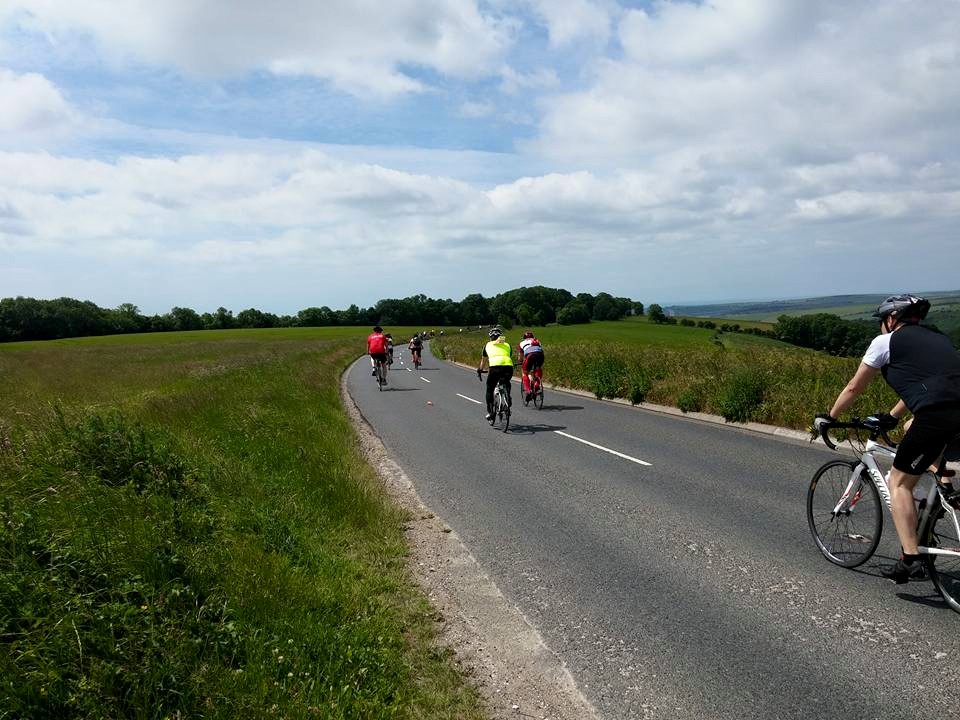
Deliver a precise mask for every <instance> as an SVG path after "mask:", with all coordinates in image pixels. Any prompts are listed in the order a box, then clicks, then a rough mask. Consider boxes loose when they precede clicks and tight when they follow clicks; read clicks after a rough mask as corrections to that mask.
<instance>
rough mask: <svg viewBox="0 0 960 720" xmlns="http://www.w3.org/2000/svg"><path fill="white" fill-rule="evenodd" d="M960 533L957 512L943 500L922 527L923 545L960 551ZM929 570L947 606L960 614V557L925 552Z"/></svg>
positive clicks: (921, 541) (937, 504)
mask: <svg viewBox="0 0 960 720" xmlns="http://www.w3.org/2000/svg"><path fill="white" fill-rule="evenodd" d="M958 535H960V533H958V532H957V526H956V524H955V523H954V520H953V514H952V513H951V512H950V511H949V510H947V509H945V508H944V507H943V506H942V505H940V503H939V502H937V503H936V507H935V508H933V509H932V510H931V511H930V514H929V515H927V518H926V521H925V522H924V525H923V527H921V528H920V538H919V540H920V545H922V546H924V547H933V548H941V549H945V550H946V549H949V550H958V551H960V537H957V536H958ZM924 559H925V560H926V564H927V572H928V573H929V574H930V579H931V580H933V584H934V586H935V587H936V588H937V590H938V591H939V593H940V595H941V596H942V597H943V599H944V601H945V602H946V603H947V605H949V606H950V608H951V609H952V610H954V611H955V612H958V613H960V557H958V556H956V555H924Z"/></svg>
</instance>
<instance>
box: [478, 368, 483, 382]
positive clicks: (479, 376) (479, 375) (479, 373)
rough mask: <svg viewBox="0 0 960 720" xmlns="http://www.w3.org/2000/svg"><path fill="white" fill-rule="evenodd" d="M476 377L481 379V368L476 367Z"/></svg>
mask: <svg viewBox="0 0 960 720" xmlns="http://www.w3.org/2000/svg"><path fill="white" fill-rule="evenodd" d="M477 377H478V378H480V379H481V380H483V370H481V369H480V368H477Z"/></svg>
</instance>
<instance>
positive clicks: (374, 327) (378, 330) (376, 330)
mask: <svg viewBox="0 0 960 720" xmlns="http://www.w3.org/2000/svg"><path fill="white" fill-rule="evenodd" d="M373 331H374V332H383V328H382V327H380V326H379V325H374V326H373Z"/></svg>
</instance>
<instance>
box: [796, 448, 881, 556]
mask: <svg viewBox="0 0 960 720" xmlns="http://www.w3.org/2000/svg"><path fill="white" fill-rule="evenodd" d="M857 464H858V463H856V462H853V461H849V460H831V461H830V462H828V463H825V464H824V465H822V466H821V467H820V468H819V469H818V470H817V472H816V473H814V475H813V479H812V480H811V481H810V487H809V488H808V489H807V524H808V525H809V526H810V534H811V535H813V541H814V542H815V543H816V544H817V547H818V548H819V549H820V552H821V553H823V556H824V557H825V558H826V559H827V560H829V561H830V562H832V563H833V564H834V565H839V566H840V567H845V568H854V567H857V566H858V565H862V564H863V563H865V562H866V561H867V560H869V559H870V556H872V555H873V553H874V552H876V550H877V545H879V544H880V535H881V533H882V532H883V505H882V504H881V502H880V493H879V492H878V491H877V487H876V485H874V484H873V480H871V479H870V475H869V474H868V473H867V471H866V469H864V470H862V471H861V473H860V478H859V484H858V485H855V486H854V487H853V488H852V492H853V494H854V495H856V494H857V493H858V492H859V494H860V497H859V499H858V500H857V502H856V505H855V506H854V508H853V510H852V511H851V510H847V511H846V512H845V513H842V514H840V515H837V516H834V515H833V509H834V508H835V507H836V506H837V503H838V502H840V497H841V496H842V495H843V493H844V491H845V490H846V488H847V484H848V483H849V482H850V475H851V473H852V472H853V470H854V468H856V466H857Z"/></svg>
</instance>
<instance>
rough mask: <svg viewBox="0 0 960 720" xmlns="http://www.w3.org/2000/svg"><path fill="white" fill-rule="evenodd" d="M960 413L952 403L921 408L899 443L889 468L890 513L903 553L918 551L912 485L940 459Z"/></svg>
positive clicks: (915, 553)
mask: <svg viewBox="0 0 960 720" xmlns="http://www.w3.org/2000/svg"><path fill="white" fill-rule="evenodd" d="M958 422H960V413H958V411H957V410H956V409H954V408H952V407H951V406H947V407H945V408H934V409H926V410H920V411H919V412H918V413H917V414H916V415H914V418H913V423H911V425H910V428H909V429H908V430H907V433H906V434H905V435H904V436H903V440H902V441H901V442H900V444H899V445H898V446H897V455H896V457H895V458H894V459H893V468H892V469H891V470H890V478H889V481H888V482H889V485H890V514H891V515H892V516H893V525H894V527H895V528H896V529H897V536H898V537H899V538H900V545H901V546H902V547H903V553H904V555H911V556H915V555H917V536H916V530H917V508H916V506H915V505H914V502H913V488H914V487H915V486H916V484H917V481H918V480H919V479H920V476H921V475H922V474H923V472H924V471H925V470H926V469H927V468H928V467H929V466H930V465H933V464H935V463H937V462H938V461H939V459H940V456H941V455H942V454H943V450H944V448H945V447H946V446H947V443H948V442H949V441H950V438H951V437H953V435H954V433H955V426H956V425H957V424H958Z"/></svg>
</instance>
